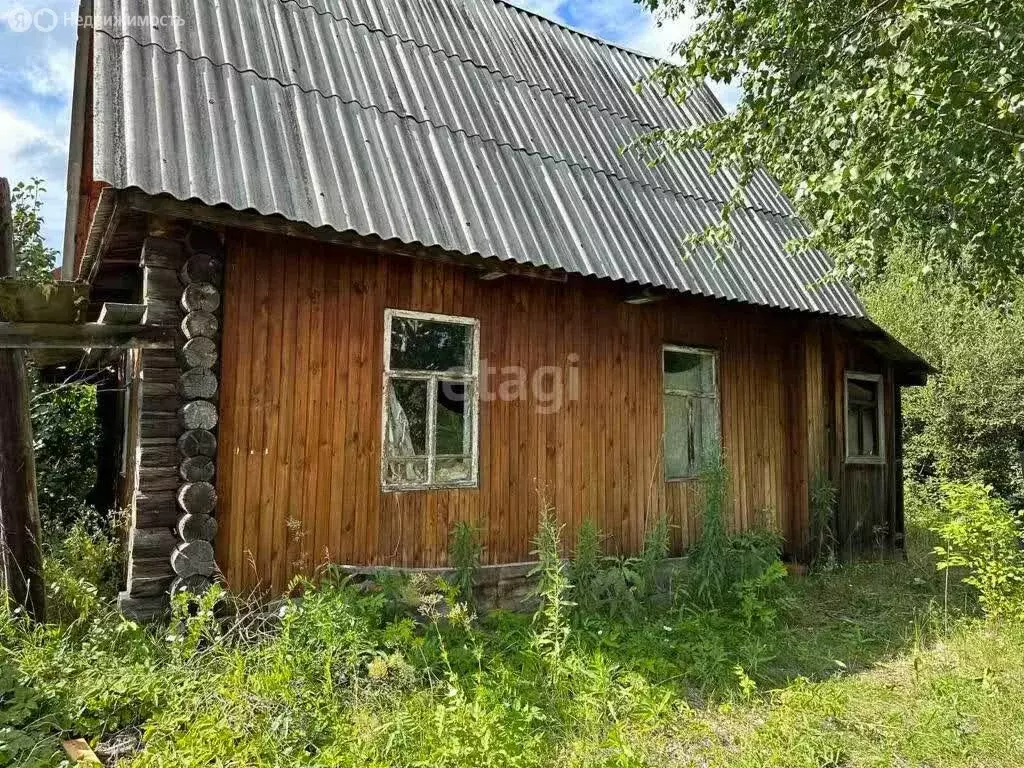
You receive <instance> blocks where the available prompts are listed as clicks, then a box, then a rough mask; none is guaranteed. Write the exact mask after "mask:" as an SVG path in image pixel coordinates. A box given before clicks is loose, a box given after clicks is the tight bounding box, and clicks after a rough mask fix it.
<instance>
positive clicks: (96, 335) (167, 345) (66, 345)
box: [0, 322, 178, 349]
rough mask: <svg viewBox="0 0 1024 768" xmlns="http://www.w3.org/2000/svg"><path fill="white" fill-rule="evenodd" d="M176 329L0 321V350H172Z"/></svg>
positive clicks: (167, 327) (146, 326) (148, 326)
mask: <svg viewBox="0 0 1024 768" xmlns="http://www.w3.org/2000/svg"><path fill="white" fill-rule="evenodd" d="M177 330H178V329H177V328H174V327H173V326H166V327H165V326H153V325H104V324H101V323H79V324H77V325H75V324H67V325H64V324H57V323H2V322H0V349H119V348H138V349H174V342H175V334H176V333H177Z"/></svg>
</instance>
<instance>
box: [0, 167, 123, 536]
mask: <svg viewBox="0 0 1024 768" xmlns="http://www.w3.org/2000/svg"><path fill="white" fill-rule="evenodd" d="M45 191H46V188H45V187H44V186H43V182H42V180H41V179H36V178H33V179H31V180H30V181H27V182H24V181H23V182H20V183H18V184H17V185H15V187H14V190H13V193H12V204H13V205H12V209H13V210H12V213H13V222H14V252H15V255H16V259H17V270H18V277H19V278H21V279H23V280H32V281H35V282H49V281H51V280H52V279H53V277H52V272H51V270H52V269H53V264H54V262H55V260H56V256H57V251H56V250H54V249H53V248H48V247H47V245H46V242H45V241H44V240H43V236H42V230H43V224H44V219H43V202H42V199H41V195H42V194H43V193H44V192H45ZM30 375H31V377H32V403H31V416H32V432H33V436H34V439H35V446H34V447H35V454H36V485H37V489H38V497H39V517H40V520H41V521H42V525H43V532H44V535H45V537H46V538H48V539H53V538H56V537H59V536H61V535H63V534H64V533H65V532H66V531H68V530H70V529H71V528H72V527H73V526H74V525H75V524H76V523H83V524H84V525H85V526H86V528H87V529H88V530H90V531H93V530H99V529H102V528H103V525H104V523H103V521H101V520H100V519H99V517H98V515H97V513H96V510H95V509H94V508H92V507H91V506H90V504H89V503H88V501H87V497H88V495H89V494H90V492H91V491H92V489H93V487H94V486H95V484H96V450H97V445H98V442H99V428H98V425H97V422H96V387H94V386H85V385H59V386H50V385H46V384H43V383H41V382H40V380H39V376H38V375H37V373H36V371H34V370H30Z"/></svg>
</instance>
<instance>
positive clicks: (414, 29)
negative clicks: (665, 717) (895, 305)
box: [65, 0, 930, 616]
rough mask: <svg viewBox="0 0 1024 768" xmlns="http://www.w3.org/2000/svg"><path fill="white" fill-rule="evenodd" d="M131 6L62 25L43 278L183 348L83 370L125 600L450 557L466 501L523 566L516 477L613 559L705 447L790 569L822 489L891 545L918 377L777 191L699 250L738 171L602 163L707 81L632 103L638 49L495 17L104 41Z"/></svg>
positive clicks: (522, 491)
mask: <svg viewBox="0 0 1024 768" xmlns="http://www.w3.org/2000/svg"><path fill="white" fill-rule="evenodd" d="M122 4H123V3H122V2H121V1H119V0H95V2H94V3H91V4H90V5H92V6H93V7H92V8H91V10H92V11H93V14H92V16H93V18H94V19H95V21H96V26H92V27H85V26H83V27H82V28H81V29H80V33H79V46H78V62H77V66H76V82H75V100H74V112H75V119H74V126H73V132H72V141H71V162H70V171H69V176H70V178H69V188H70V189H71V194H70V195H69V199H70V202H69V211H68V223H69V226H68V239H67V245H66V249H65V251H66V253H65V274H66V275H68V274H74V275H75V276H77V277H78V278H79V279H80V280H83V281H86V282H87V283H88V285H89V287H90V304H89V318H88V319H90V320H96V319H98V318H100V316H101V314H104V313H105V314H106V315H107V316H108V317H109V316H110V315H111V314H114V313H123V314H124V315H125V316H126V317H127V318H128V320H129V321H130V322H136V323H140V324H142V325H145V326H156V327H158V328H162V329H165V330H166V332H167V333H169V334H172V335H173V337H174V339H175V341H174V345H173V346H174V348H173V349H133V350H129V351H120V352H117V353H116V355H114V356H113V357H111V356H110V355H109V354H108V355H107V356H106V357H100V358H97V357H96V356H95V354H94V355H93V358H92V364H93V365H99V364H102V365H113V366H114V367H115V368H116V371H117V374H116V377H117V381H118V382H119V394H118V395H116V396H115V397H116V401H112V402H110V403H108V404H107V406H106V407H104V408H103V409H102V410H103V412H104V413H106V414H108V416H109V419H110V421H109V423H108V427H109V425H110V424H114V425H115V426H114V427H113V433H114V434H115V435H116V438H117V439H116V440H112V443H111V446H110V453H111V456H116V458H114V459H111V460H109V461H107V462H106V465H108V466H107V474H108V476H109V478H110V481H111V483H112V484H113V485H115V486H116V498H117V502H118V503H119V504H120V506H122V507H123V508H125V509H126V510H128V513H129V515H130V536H129V542H128V547H129V566H128V574H127V583H126V585H125V591H124V592H123V594H122V596H121V605H122V608H123V609H124V610H125V611H127V612H129V613H133V614H135V615H138V616H149V615H154V614H156V613H159V612H160V611H162V610H163V609H164V607H165V606H166V605H167V600H168V594H170V593H173V592H174V591H176V590H179V589H190V590H202V589H204V588H205V587H206V586H207V585H208V584H210V583H211V581H212V580H214V579H223V580H224V581H225V582H226V584H227V586H228V587H229V588H231V589H233V590H239V591H248V590H252V589H261V590H264V591H270V592H276V593H279V592H281V591H282V590H284V589H285V587H286V585H287V584H288V582H289V579H290V578H291V577H292V576H293V575H295V574H296V573H300V572H307V573H308V572H309V571H310V570H312V569H314V568H316V567H317V566H318V565H320V564H322V563H324V562H333V563H338V564H342V565H345V566H351V567H354V568H370V567H379V566H398V567H409V568H434V567H443V566H445V565H446V564H447V543H448V538H449V535H450V531H451V530H452V527H453V526H454V525H455V524H456V523H457V522H458V521H462V520H465V521H469V522H472V523H473V524H475V525H477V526H479V528H480V530H481V531H482V538H483V544H484V557H485V562H486V563H487V564H489V565H494V566H509V565H511V564H519V563H523V562H524V561H528V560H529V559H530V550H531V545H530V541H531V537H532V536H533V534H534V532H535V528H536V523H537V514H538V511H537V510H538V504H537V492H538V489H540V490H541V491H542V492H543V493H545V494H546V495H547V496H548V498H549V499H550V502H551V503H552V504H553V506H554V508H555V509H556V510H557V514H558V517H559V520H560V521H561V522H562V523H564V524H565V526H566V532H567V535H568V536H572V535H574V532H575V529H576V528H577V527H578V526H579V524H580V522H581V521H582V520H584V519H586V518H592V519H594V520H595V521H596V522H597V523H598V525H599V526H600V528H601V530H602V531H603V532H604V533H605V534H606V535H607V536H608V540H607V542H608V546H609V548H611V549H613V550H615V551H618V552H635V551H637V549H638V548H639V547H640V546H641V544H642V541H643V538H644V533H645V530H646V528H647V526H648V525H649V524H650V523H651V522H652V521H653V520H654V519H655V518H656V517H657V516H659V515H661V514H665V515H667V516H668V519H669V521H670V523H671V525H672V535H673V549H674V550H675V551H676V552H683V551H684V550H685V549H686V547H687V546H689V545H690V544H692V543H693V542H694V541H695V539H696V538H697V536H698V535H699V528H700V519H699V515H698V513H697V492H696V476H697V474H698V472H699V467H700V462H701V459H702V453H703V452H704V451H705V450H706V449H707V448H708V447H709V446H720V447H721V450H722V453H723V455H724V457H725V461H726V465H727V468H728V471H729V490H730V501H731V503H730V509H731V526H732V527H733V528H734V529H736V530H741V529H745V528H748V527H750V526H752V525H755V524H757V523H758V522H761V521H763V520H765V519H767V520H768V521H770V522H771V523H772V524H773V525H774V526H776V527H777V528H778V530H779V531H780V532H781V533H782V534H783V535H784V537H785V542H786V544H785V546H786V553H787V555H788V556H789V557H791V558H794V559H797V560H800V559H804V558H806V557H807V556H808V554H809V553H808V548H809V546H810V540H811V509H812V495H813V494H814V492H815V488H816V486H818V485H820V484H823V483H827V484H829V485H831V486H833V487H834V488H835V489H836V490H837V492H838V509H837V512H836V519H835V528H836V536H837V539H838V541H839V544H840V545H841V547H842V548H843V549H844V550H845V551H847V552H850V553H852V552H855V551H857V550H860V549H863V548H865V547H872V546H879V545H880V546H886V547H899V546H900V545H901V540H902V535H903V500H902V492H901V488H902V468H901V458H902V457H901V454H902V450H901V445H900V434H901V413H900V391H901V389H902V388H903V387H907V386H917V385H921V384H923V383H924V381H925V377H926V376H927V374H928V373H929V372H930V369H929V367H928V365H927V364H926V363H925V362H924V361H923V360H921V359H920V358H919V357H918V356H916V355H915V354H914V353H912V352H911V351H909V350H907V349H906V348H904V347H903V346H902V345H900V344H899V343H898V342H897V341H896V340H894V339H893V338H891V337H890V336H889V335H888V334H886V333H885V331H884V330H882V329H881V328H879V327H878V326H876V325H875V324H874V323H873V322H872V321H871V319H870V318H869V317H868V316H867V314H866V312H865V310H864V308H863V306H862V305H861V303H860V302H859V301H858V299H857V297H856V295H855V294H854V293H853V291H852V290H851V289H850V288H849V287H848V286H846V285H844V284H842V283H839V282H822V281H821V278H822V277H823V276H824V275H826V274H827V273H828V272H829V270H830V268H831V262H830V260H829V258H828V256H827V254H824V253H821V252H817V251H809V250H804V251H800V252H796V253H789V252H787V250H786V247H785V246H786V243H787V242H788V241H790V240H792V239H793V238H795V237H799V236H800V235H802V234H804V233H805V232H806V228H805V225H804V224H803V223H802V222H801V221H800V220H799V218H798V217H797V216H796V215H795V213H794V211H793V208H792V206H791V205H790V203H789V202H788V201H787V200H786V198H785V196H784V194H783V193H782V192H781V190H780V189H779V187H778V185H777V184H776V183H775V182H774V181H773V180H772V179H771V178H770V177H769V176H768V175H767V174H764V173H759V174H757V175H756V176H755V178H754V179H753V181H752V183H751V184H750V186H749V189H748V191H747V195H746V203H745V205H743V206H741V207H740V208H739V209H738V210H737V211H736V212H735V213H734V214H733V215H732V217H731V218H730V220H729V226H730V228H731V230H732V236H733V238H732V244H731V245H730V246H729V249H728V253H726V254H724V255H723V254H721V253H717V252H715V251H713V250H711V249H710V248H707V247H704V246H700V247H696V246H695V247H693V248H690V249H689V251H688V252H687V253H686V254H685V257H684V255H683V248H682V246H681V244H682V242H683V239H684V238H685V236H686V235H687V234H692V233H695V232H699V231H700V230H702V229H703V228H705V227H707V226H709V225H712V224H715V223H716V222H717V221H718V220H719V215H720V211H721V209H722V205H723V204H724V202H725V201H726V200H727V199H728V196H729V194H730V191H731V189H732V186H733V185H734V184H735V183H736V181H737V179H736V178H735V176H734V175H733V174H731V172H730V171H729V170H728V169H726V170H723V171H720V172H718V173H716V174H712V173H710V172H709V171H708V170H707V167H708V158H707V157H706V156H704V155H703V154H702V153H699V152H688V153H685V154H683V155H681V156H677V157H674V158H672V159H671V160H668V161H666V162H664V163H662V164H660V165H658V166H656V167H649V166H648V165H647V164H646V163H645V162H643V160H642V158H639V157H637V156H636V155H635V154H632V153H625V154H622V153H620V152H619V148H620V147H622V146H623V145H625V144H627V143H629V142H630V141H631V140H632V139H634V138H636V137H637V136H639V135H642V134H644V133H646V132H649V131H650V130H652V129H654V128H658V127H661V128H669V129H672V128H685V127H687V126H692V125H695V124H699V123H702V122H705V121H709V120H714V119H716V118H717V117H719V116H720V115H722V114H723V112H722V107H721V106H720V105H719V104H718V102H717V101H716V99H715V97H714V96H713V95H712V94H711V92H710V91H709V90H708V89H707V88H703V87H702V88H700V89H697V90H696V91H695V92H694V93H692V94H691V95H690V96H689V97H688V98H687V99H686V100H685V101H684V102H682V103H681V104H677V103H674V102H671V101H669V100H666V99H664V98H662V97H661V96H660V95H659V94H657V93H656V92H655V91H654V90H653V89H646V90H644V91H642V92H639V93H638V92H636V91H635V90H634V89H633V84H634V83H635V82H637V81H638V80H640V79H642V78H643V77H644V76H645V74H647V73H648V72H649V71H650V70H651V69H652V67H653V66H655V64H656V61H654V60H652V59H649V58H647V57H644V56H641V55H639V54H636V53H634V52H631V51H628V50H625V49H622V48H620V47H617V46H614V45H611V44H609V43H606V42H603V41H601V40H598V39H595V38H592V37H589V36H586V35H583V34H581V33H578V32H576V31H574V30H571V29H569V28H566V27H563V26H560V25H558V24H555V23H553V22H551V21H548V20H546V19H544V18H542V17H540V16H537V15H534V14H532V13H529V12H526V11H524V10H520V9H518V8H516V7H515V6H512V5H510V4H508V3H505V2H501V0H415V2H408V3H394V4H392V3H387V4H385V3H381V2H375V1H374V0H357V1H356V2H345V3H340V2H335V0H310V2H305V3H294V2H281V1H280V0H254V2H250V3H245V4H241V5H240V4H237V3H235V4H230V9H229V8H228V7H227V6H226V5H222V4H219V3H197V4H191V5H190V8H191V13H193V14H195V15H192V16H188V17H185V18H181V19H179V20H177V21H176V23H175V24H168V25H151V26H144V27H127V28H114V27H110V28H108V27H105V26H104V25H103V24H104V20H107V19H116V18H117V17H118V16H119V11H120V10H121V5H122ZM149 6H150V8H151V10H156V11H165V12H166V14H167V16H168V17H173V12H174V8H175V7H177V5H176V4H175V3H172V2H170V0H152V2H150V4H149ZM157 15H158V16H159V15H160V14H159V13H158V14H157ZM136 315H137V316H136ZM109 432H111V429H109V428H108V433H109Z"/></svg>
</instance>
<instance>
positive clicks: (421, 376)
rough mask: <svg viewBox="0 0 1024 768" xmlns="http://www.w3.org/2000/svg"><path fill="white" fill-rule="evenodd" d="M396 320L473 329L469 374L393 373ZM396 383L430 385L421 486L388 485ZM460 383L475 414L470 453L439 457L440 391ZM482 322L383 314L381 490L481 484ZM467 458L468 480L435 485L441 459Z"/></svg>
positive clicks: (470, 422)
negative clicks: (390, 400) (390, 409)
mask: <svg viewBox="0 0 1024 768" xmlns="http://www.w3.org/2000/svg"><path fill="white" fill-rule="evenodd" d="M395 318H408V319H412V320H424V321H427V322H435V323H446V324H450V325H465V326H468V327H469V328H470V329H471V334H470V349H469V352H468V361H467V362H468V367H469V371H468V372H467V373H457V372H452V371H415V370H410V369H404V368H399V369H397V370H393V369H392V367H391V328H392V323H393V321H394V320H395ZM393 379H404V380H421V381H426V382H427V423H426V431H427V435H426V440H427V445H426V455H425V457H424V458H425V459H426V464H427V480H426V481H425V482H422V483H414V482H399V483H396V482H393V481H392V482H389V481H388V461H389V459H393V457H389V456H388V388H389V387H390V385H391V381H392V380H393ZM442 381H446V382H453V381H457V382H460V383H461V384H463V385H464V386H465V387H466V390H465V391H466V392H467V393H469V394H468V395H467V397H466V399H465V403H466V405H467V406H468V407H469V408H470V409H471V410H472V414H470V415H466V416H465V418H464V422H465V429H466V438H467V439H468V440H469V450H468V453H465V454H462V455H461V456H459V457H454V456H452V457H448V456H438V455H437V454H436V440H437V434H436V431H437V430H436V427H437V389H438V385H439V384H440V383H441V382H442ZM479 383H480V321H479V320H478V319H476V318H472V317H460V316H457V315H441V314H435V313H431V312H414V311H411V310H405V309H385V310H384V376H383V386H382V387H381V418H380V425H381V448H380V481H381V488H382V489H383V490H384V491H388V492H399V491H416V490H441V489H445V488H476V487H477V486H478V483H479V472H480V386H479ZM462 456H468V457H469V461H470V472H469V477H468V478H467V479H465V480H449V481H443V482H437V481H435V473H436V465H437V461H438V459H445V458H461V457H462Z"/></svg>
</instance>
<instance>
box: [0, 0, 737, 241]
mask: <svg viewBox="0 0 1024 768" xmlns="http://www.w3.org/2000/svg"><path fill="white" fill-rule="evenodd" d="M515 2H516V4H517V5H520V6H522V7H524V8H529V9H531V10H534V11H536V12H538V13H540V14H543V15H544V16H547V17H548V18H551V19H555V20H558V21H561V22H563V23H566V24H570V25H571V26H573V27H576V28H577V29H580V30H582V31H585V32H589V33H590V34H594V35H597V36H598V37H602V38H604V39H606V40H611V41H614V42H617V43H620V44H622V45H626V46H629V47H630V48H634V49H637V50H640V51H643V52H645V53H649V54H653V55H658V56H664V55H667V54H668V51H669V49H670V47H671V45H672V43H673V42H675V41H677V40H679V39H681V38H682V37H683V36H685V35H686V33H687V31H688V29H689V22H688V21H687V20H685V19H677V20H671V21H668V22H666V23H664V24H658V22H657V21H656V20H655V19H654V17H652V16H651V15H650V14H649V13H646V12H644V11H642V10H641V9H640V8H639V7H638V6H637V5H635V4H634V3H633V2H632V0H515ZM77 8H78V0H0V176H7V177H8V178H9V179H10V180H11V182H12V183H14V182H17V181H19V180H24V179H28V178H31V177H33V176H38V177H40V178H42V179H44V180H45V182H46V186H47V194H46V197H45V200H44V215H45V217H46V229H45V232H44V234H45V237H46V240H47V242H48V244H49V245H50V246H51V247H53V248H57V249H60V248H61V247H62V244H63V230H64V207H65V187H66V184H67V151H68V131H69V126H70V115H71V89H72V80H73V73H74V59H75V34H76V29H75V24H74V21H73V19H74V17H75V14H76V13H77ZM16 9H26V10H28V11H30V12H32V13H37V12H39V11H43V15H41V16H40V17H38V18H40V19H41V20H42V21H43V23H44V24H45V25H46V26H50V24H51V23H53V24H54V26H53V29H52V30H51V31H48V32H44V31H41V30H39V29H37V28H34V27H32V28H29V29H27V30H26V31H24V32H16V31H14V30H13V29H12V28H11V26H10V24H9V23H8V22H9V14H10V13H11V12H12V11H14V10H16ZM44 9H50V10H52V11H53V14H49V13H47V12H46V11H45V10H44ZM716 91H718V93H719V98H721V99H722V100H723V101H724V102H725V103H726V106H731V105H732V104H734V103H735V100H736V95H737V94H736V91H735V89H717V88H716Z"/></svg>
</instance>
